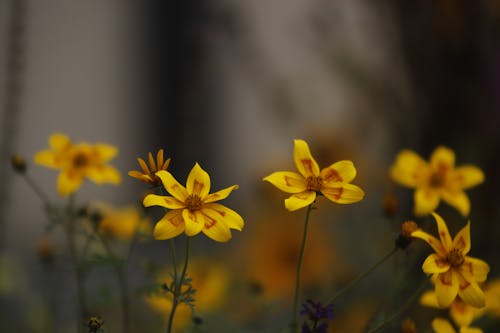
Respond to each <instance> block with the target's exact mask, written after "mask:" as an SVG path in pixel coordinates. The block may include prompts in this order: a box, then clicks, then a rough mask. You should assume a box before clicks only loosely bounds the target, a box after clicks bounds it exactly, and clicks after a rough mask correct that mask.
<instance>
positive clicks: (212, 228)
mask: <svg viewBox="0 0 500 333" xmlns="http://www.w3.org/2000/svg"><path fill="white" fill-rule="evenodd" d="M202 213H203V214H204V219H205V223H204V225H203V229H202V232H203V233H204V234H205V235H206V236H207V237H209V238H212V239H213V240H214V241H216V242H227V241H229V240H230V239H231V231H230V230H229V227H228V226H227V224H226V222H225V220H224V218H222V216H221V215H219V214H218V213H216V212H214V211H211V210H209V209H208V210H207V209H203V210H202Z"/></svg>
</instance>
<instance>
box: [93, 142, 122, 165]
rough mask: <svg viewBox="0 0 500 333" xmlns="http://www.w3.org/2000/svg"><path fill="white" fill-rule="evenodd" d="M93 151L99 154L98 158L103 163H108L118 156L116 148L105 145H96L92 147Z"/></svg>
mask: <svg viewBox="0 0 500 333" xmlns="http://www.w3.org/2000/svg"><path fill="white" fill-rule="evenodd" d="M94 149H95V151H96V152H97V154H99V157H100V159H101V161H103V162H108V161H109V160H110V159H112V158H113V157H115V156H116V155H117V154H118V148H116V147H115V146H112V145H108V144H105V143H97V144H96V145H94Z"/></svg>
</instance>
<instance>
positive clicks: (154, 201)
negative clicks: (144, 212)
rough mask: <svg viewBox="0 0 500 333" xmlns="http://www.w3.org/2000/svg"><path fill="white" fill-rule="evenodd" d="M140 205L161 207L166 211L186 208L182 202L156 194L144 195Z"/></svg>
mask: <svg viewBox="0 0 500 333" xmlns="http://www.w3.org/2000/svg"><path fill="white" fill-rule="evenodd" d="M142 204H143V205H144V207H151V206H161V207H165V208H168V209H180V208H184V207H186V205H185V204H184V203H183V202H181V201H179V200H177V199H176V198H174V197H169V196H164V195H156V194H148V195H146V197H145V198H144V200H143V202H142Z"/></svg>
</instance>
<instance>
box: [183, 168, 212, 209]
mask: <svg viewBox="0 0 500 333" xmlns="http://www.w3.org/2000/svg"><path fill="white" fill-rule="evenodd" d="M186 190H187V192H188V193H189V194H196V195H198V196H199V197H200V198H201V199H202V200H203V199H204V198H205V197H206V196H207V195H208V193H210V176H209V175H208V173H207V172H206V171H205V170H203V169H202V168H201V167H200V165H199V164H198V163H195V165H194V167H193V168H192V169H191V172H189V175H188V178H187V182H186Z"/></svg>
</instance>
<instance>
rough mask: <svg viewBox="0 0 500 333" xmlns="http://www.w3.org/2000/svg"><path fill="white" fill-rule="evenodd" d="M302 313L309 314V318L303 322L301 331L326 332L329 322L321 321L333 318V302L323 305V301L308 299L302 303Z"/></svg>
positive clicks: (310, 332) (307, 332) (303, 332)
mask: <svg viewBox="0 0 500 333" xmlns="http://www.w3.org/2000/svg"><path fill="white" fill-rule="evenodd" d="M300 315H302V316H307V320H306V321H305V322H304V323H303V324H302V329H301V333H326V332H327V329H328V324H327V323H326V322H322V323H320V321H321V320H329V319H333V304H327V305H325V306H323V305H322V304H321V302H314V301H312V300H310V299H308V300H307V301H306V303H303V304H302V311H300Z"/></svg>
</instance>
